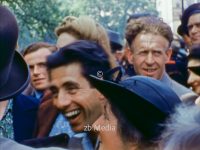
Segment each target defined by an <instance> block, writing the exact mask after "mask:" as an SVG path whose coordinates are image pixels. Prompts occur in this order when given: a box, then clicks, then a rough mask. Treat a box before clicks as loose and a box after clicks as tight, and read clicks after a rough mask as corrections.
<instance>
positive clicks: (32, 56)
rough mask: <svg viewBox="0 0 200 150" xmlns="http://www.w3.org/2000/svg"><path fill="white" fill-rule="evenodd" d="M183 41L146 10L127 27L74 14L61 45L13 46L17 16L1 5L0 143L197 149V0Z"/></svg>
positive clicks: (185, 19)
mask: <svg viewBox="0 0 200 150" xmlns="http://www.w3.org/2000/svg"><path fill="white" fill-rule="evenodd" d="M177 32H178V34H179V35H180V37H179V40H178V45H177V43H176V42H177V41H175V40H174V34H173V32H172V30H171V28H170V26H169V25H168V24H167V23H165V22H164V21H163V20H162V19H161V18H159V17H157V16H152V15H150V14H149V13H144V14H132V15H131V16H130V17H129V19H128V20H127V25H126V28H125V33H124V36H125V39H124V41H125V43H124V44H123V42H122V41H123V40H122V39H121V37H120V34H119V33H118V32H116V31H113V30H111V29H105V28H104V27H103V26H102V25H101V24H100V23H99V22H97V21H95V20H94V19H93V18H91V17H88V16H79V17H75V16H67V17H65V18H64V19H63V20H62V21H61V22H60V23H59V24H58V26H57V27H56V28H55V34H56V36H57V42H56V43H54V44H53V43H48V42H45V41H37V42H34V43H30V45H27V47H26V48H25V49H24V50H23V51H22V53H21V54H20V53H19V52H18V51H16V47H17V40H18V34H19V29H18V24H17V21H16V18H15V15H14V14H13V13H12V12H11V11H10V10H9V8H7V7H5V6H0V52H1V55H0V149H6V150H34V149H38V150H47V149H49V150H64V149H65V150H68V149H69V150H188V149H189V150H199V149H200V144H199V142H198V140H199V138H200V130H199V129H198V127H200V108H199V106H200V3H195V4H192V5H190V6H189V7H188V8H186V9H185V10H184V12H183V15H182V17H181V24H180V26H179V27H178V31H177Z"/></svg>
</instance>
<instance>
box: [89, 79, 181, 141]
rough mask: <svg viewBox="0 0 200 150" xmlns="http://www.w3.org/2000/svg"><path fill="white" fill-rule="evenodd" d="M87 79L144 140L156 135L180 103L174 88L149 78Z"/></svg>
mask: <svg viewBox="0 0 200 150" xmlns="http://www.w3.org/2000/svg"><path fill="white" fill-rule="evenodd" d="M89 80H90V82H91V83H92V85H93V86H94V87H95V88H97V89H98V90H99V91H100V92H101V93H102V94H103V95H104V96H105V97H106V98H107V99H108V101H109V102H110V103H111V105H113V106H115V107H116V108H118V110H119V111H120V112H121V113H122V115H123V116H124V117H125V119H126V120H127V121H128V122H129V123H130V124H131V125H132V126H134V127H135V128H137V129H138V130H139V131H140V132H141V133H142V135H143V137H144V138H145V139H148V140H153V139H156V138H158V137H159V135H160V134H161V131H162V130H163V126H162V124H163V123H164V122H165V121H166V119H167V118H168V117H169V115H170V114H171V113H173V111H174V108H175V107H176V106H177V105H178V104H179V103H181V101H180V99H179V97H178V96H177V95H176V94H175V93H174V91H172V90H171V89H170V88H169V87H167V86H166V85H164V84H163V83H161V82H160V81H159V80H156V79H153V78H150V77H143V76H134V77H131V78H128V79H126V80H124V81H121V82H120V83H114V82H111V81H107V80H102V79H99V78H97V77H95V76H90V77H89Z"/></svg>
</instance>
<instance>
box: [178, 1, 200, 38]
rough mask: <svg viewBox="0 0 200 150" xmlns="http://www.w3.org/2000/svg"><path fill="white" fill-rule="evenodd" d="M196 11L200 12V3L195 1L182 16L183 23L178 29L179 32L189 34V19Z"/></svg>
mask: <svg viewBox="0 0 200 150" xmlns="http://www.w3.org/2000/svg"><path fill="white" fill-rule="evenodd" d="M196 13H200V3H194V4H192V5H190V6H189V7H188V8H186V9H185V10H184V12H183V15H182V17H181V25H180V26H179V27H178V30H177V32H178V34H180V35H184V34H187V35H188V27H187V25H188V20H189V18H190V16H192V15H193V14H196Z"/></svg>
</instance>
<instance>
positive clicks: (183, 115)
mask: <svg viewBox="0 0 200 150" xmlns="http://www.w3.org/2000/svg"><path fill="white" fill-rule="evenodd" d="M199 129H200V108H199V106H195V105H190V106H188V105H186V104H182V105H180V106H179V107H177V109H176V112H175V113H174V114H173V115H172V116H171V119H170V120H169V121H168V123H167V125H166V130H165V131H164V132H163V134H162V136H161V139H162V140H161V142H160V149H162V150H187V149H190V150H197V149H199V147H200V143H199V141H200V130H199Z"/></svg>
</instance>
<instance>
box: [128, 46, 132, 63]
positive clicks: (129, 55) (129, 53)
mask: <svg viewBox="0 0 200 150" xmlns="http://www.w3.org/2000/svg"><path fill="white" fill-rule="evenodd" d="M127 59H128V62H129V64H133V51H132V50H131V49H130V48H127Z"/></svg>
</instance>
